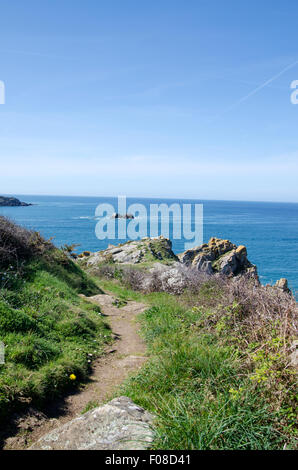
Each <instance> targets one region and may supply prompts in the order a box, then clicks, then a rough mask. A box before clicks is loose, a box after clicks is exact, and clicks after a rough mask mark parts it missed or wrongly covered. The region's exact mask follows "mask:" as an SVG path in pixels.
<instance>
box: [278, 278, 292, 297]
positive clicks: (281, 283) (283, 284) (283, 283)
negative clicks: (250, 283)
mask: <svg viewBox="0 0 298 470" xmlns="http://www.w3.org/2000/svg"><path fill="white" fill-rule="evenodd" d="M274 287H277V289H280V290H282V291H283V292H286V293H287V294H290V293H291V290H290V289H289V285H288V280H287V279H285V278H284V277H282V278H281V279H279V280H278V281H276V283H275V285H274Z"/></svg>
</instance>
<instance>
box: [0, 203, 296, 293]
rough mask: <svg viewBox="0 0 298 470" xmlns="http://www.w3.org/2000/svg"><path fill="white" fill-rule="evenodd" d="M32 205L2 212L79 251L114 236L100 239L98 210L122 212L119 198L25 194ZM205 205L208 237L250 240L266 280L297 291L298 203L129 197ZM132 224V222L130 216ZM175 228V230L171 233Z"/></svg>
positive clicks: (251, 254)
mask: <svg viewBox="0 0 298 470" xmlns="http://www.w3.org/2000/svg"><path fill="white" fill-rule="evenodd" d="M16 197H18V198H19V199H20V200H22V201H26V202H31V203H33V204H34V205H33V206H30V207H0V215H5V216H8V217H9V218H11V219H13V220H15V221H16V222H17V223H19V224H21V225H24V226H25V227H28V228H30V229H34V230H37V231H40V232H41V234H42V235H43V236H44V237H46V238H50V237H53V242H54V243H55V244H56V245H57V246H58V247H60V246H62V245H64V244H66V243H67V244H72V243H77V244H79V245H80V247H79V248H78V251H79V252H80V251H83V250H89V251H98V250H102V249H105V248H106V247H107V246H108V244H109V243H112V244H116V243H117V242H115V240H98V239H97V238H96V235H95V226H96V224H97V222H98V221H97V220H96V218H95V209H96V207H97V206H98V204H101V203H109V204H112V205H113V206H114V207H115V212H117V199H116V198H101V197H92V198H91V197H64V196H63V197H62V196H22V195H16ZM175 202H178V203H183V204H203V206H204V225H203V227H204V242H207V241H208V240H209V238H210V237H213V236H216V237H219V238H224V239H229V240H231V241H232V242H233V243H235V244H237V245H238V244H242V245H246V247H247V250H248V258H249V260H250V261H251V262H252V263H254V264H256V265H257V267H258V272H259V275H260V280H261V282H262V283H263V284H266V283H275V281H276V280H277V279H279V278H281V277H286V278H287V279H288V280H289V285H290V287H291V288H292V289H293V290H294V291H295V292H298V204H296V203H275V202H274V203H273V202H272V203H269V202H235V201H202V200H173V199H171V200H168V199H142V198H140V199H135V198H128V199H127V205H130V204H132V203H141V204H144V205H145V206H146V207H147V208H148V213H149V205H150V203H155V204H161V203H166V204H169V205H170V204H173V203H175ZM127 223H129V221H127ZM170 233H171V232H170ZM184 243H185V240H183V239H181V240H173V250H174V252H175V253H180V252H182V251H184Z"/></svg>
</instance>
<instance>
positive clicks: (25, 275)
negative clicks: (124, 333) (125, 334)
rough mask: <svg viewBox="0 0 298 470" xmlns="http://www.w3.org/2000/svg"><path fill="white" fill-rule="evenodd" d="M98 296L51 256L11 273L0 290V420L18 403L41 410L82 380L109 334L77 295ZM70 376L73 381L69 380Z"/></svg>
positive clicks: (80, 275) (65, 262)
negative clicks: (0, 349)
mask: <svg viewBox="0 0 298 470" xmlns="http://www.w3.org/2000/svg"><path fill="white" fill-rule="evenodd" d="M100 292H102V291H101V290H100V289H99V288H98V286H97V285H96V283H95V282H94V281H93V280H91V279H90V278H89V277H88V276H87V275H86V274H85V273H84V272H83V271H81V269H80V268H79V267H78V266H76V265H75V264H74V263H73V262H71V261H70V260H69V259H68V258H67V257H66V256H65V255H64V254H63V253H62V252H60V251H59V250H55V251H54V252H51V253H50V254H49V255H48V256H46V257H42V258H39V259H33V260H31V261H30V262H27V263H26V264H25V265H24V266H23V267H22V270H21V271H20V270H15V271H14V270H13V269H11V270H10V271H9V273H8V274H7V275H6V276H5V283H3V284H2V287H1V289H0V340H1V341H2V342H3V343H4V344H5V364H3V365H0V418H3V417H4V416H5V415H7V413H8V412H9V411H11V410H12V409H14V408H15V407H17V406H20V405H21V404H22V403H25V404H28V403H34V404H36V405H41V404H43V403H44V401H45V400H48V399H51V398H53V397H55V396H57V395H59V394H61V393H62V392H63V391H64V390H66V389H68V388H70V387H74V386H76V384H78V383H79V382H80V381H83V380H85V379H86V378H87V377H88V374H89V372H90V366H91V363H92V362H91V361H92V360H93V359H94V358H95V357H97V356H99V355H101V354H102V352H103V348H104V345H105V343H108V342H110V341H111V332H110V329H109V327H108V326H107V325H106V324H105V323H104V321H103V317H102V316H101V313H100V308H99V307H98V306H96V305H94V304H92V303H90V302H88V301H86V300H85V299H84V298H83V297H81V296H79V294H85V295H92V294H97V293H100ZM70 374H74V375H75V376H76V380H73V381H72V380H71V379H70Z"/></svg>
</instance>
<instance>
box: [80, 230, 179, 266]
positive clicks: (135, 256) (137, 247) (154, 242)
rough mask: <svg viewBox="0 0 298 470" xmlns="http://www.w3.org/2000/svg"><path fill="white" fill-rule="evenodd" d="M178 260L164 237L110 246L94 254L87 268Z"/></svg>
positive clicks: (168, 241)
mask: <svg viewBox="0 0 298 470" xmlns="http://www.w3.org/2000/svg"><path fill="white" fill-rule="evenodd" d="M164 259H166V260H177V257H176V255H175V254H174V253H173V251H172V243H171V241H170V240H168V239H167V238H164V237H162V236H160V237H157V238H143V239H142V240H139V241H129V242H126V243H123V244H122V245H118V246H117V247H115V246H110V247H108V248H107V249H106V250H103V251H99V252H96V253H92V254H91V256H90V257H89V259H88V261H87V266H90V267H94V266H96V265H98V264H100V263H104V262H107V261H109V262H112V263H121V264H138V263H141V262H142V261H154V260H164Z"/></svg>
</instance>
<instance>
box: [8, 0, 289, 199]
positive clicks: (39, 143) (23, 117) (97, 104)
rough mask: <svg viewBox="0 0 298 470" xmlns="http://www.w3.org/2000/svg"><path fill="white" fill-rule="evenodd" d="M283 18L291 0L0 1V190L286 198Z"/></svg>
mask: <svg viewBox="0 0 298 470" xmlns="http://www.w3.org/2000/svg"><path fill="white" fill-rule="evenodd" d="M297 17H298V3H297V1H296V0H262V1H256V0H251V1H249V2H244V1H237V0H225V1H222V0H215V1H210V0H206V1H205V0H195V1H192V0H188V1H182V0H181V1H176V0H170V1H168V0H158V1H157V0H151V1H150V2H149V1H131V0H125V1H123V0H122V1H120V0H109V1H101V0H85V1H84V2H83V1H78V0H59V1H57V0H42V1H40V0H26V2H24V0H12V1H10V2H7V1H1V0H0V57H1V62H0V80H2V81H3V82H4V83H5V86H6V103H5V105H0V193H3V194H5V193H6V194H13V193H15V194H60V195H86V196H89V195H90V196H112V195H118V194H125V195H127V196H144V197H147V196H148V197H150V196H151V197H173V198H176V197H178V198H182V197H184V198H198V199H231V200H263V201H266V200H268V201H293V202H298V185H297V180H298V132H297V125H298V105H296V106H295V105H293V104H292V103H291V101H290V96H291V89H290V84H291V82H292V81H293V80H298V62H297V64H295V63H296V61H298V31H297ZM293 64H294V65H293ZM272 77H276V78H275V79H274V80H272V81H270V82H269V83H268V84H267V85H265V86H263V87H262V88H260V89H258V87H260V86H261V85H262V84H265V83H266V82H267V81H268V80H270V79H271V78H272ZM257 89H258V90H257ZM255 90H257V91H256V92H254V91H255Z"/></svg>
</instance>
